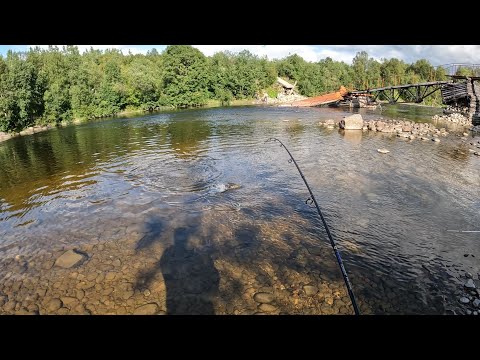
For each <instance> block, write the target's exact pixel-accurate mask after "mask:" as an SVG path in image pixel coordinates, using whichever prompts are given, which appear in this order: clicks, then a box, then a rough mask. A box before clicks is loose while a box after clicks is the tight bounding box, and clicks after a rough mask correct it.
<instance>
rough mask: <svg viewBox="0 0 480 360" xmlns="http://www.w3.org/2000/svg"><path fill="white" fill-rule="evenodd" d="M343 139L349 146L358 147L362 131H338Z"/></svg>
mask: <svg viewBox="0 0 480 360" xmlns="http://www.w3.org/2000/svg"><path fill="white" fill-rule="evenodd" d="M338 132H339V133H340V134H341V135H342V136H343V138H344V139H345V140H346V141H348V142H349V143H351V144H354V145H358V144H360V143H361V142H362V136H363V131H362V130H343V129H340V130H339V131H338Z"/></svg>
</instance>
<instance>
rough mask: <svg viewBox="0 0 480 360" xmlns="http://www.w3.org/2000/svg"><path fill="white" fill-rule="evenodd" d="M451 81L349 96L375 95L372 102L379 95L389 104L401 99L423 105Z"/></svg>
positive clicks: (399, 86) (397, 86)
mask: <svg viewBox="0 0 480 360" xmlns="http://www.w3.org/2000/svg"><path fill="white" fill-rule="evenodd" d="M450 82H451V81H431V82H424V83H418V84H407V85H395V86H386V87H381V88H376V89H367V90H358V91H350V92H349V93H348V95H349V96H352V97H355V96H361V95H373V97H372V101H375V100H377V98H378V96H379V95H383V96H384V98H386V99H387V100H388V102H389V103H391V104H393V103H396V102H397V101H398V100H399V99H400V98H402V100H403V101H404V102H415V103H421V102H422V101H423V100H424V99H425V98H426V97H427V96H430V95H432V94H433V93H434V92H435V91H438V90H440V89H442V87H443V85H446V84H448V83H450Z"/></svg>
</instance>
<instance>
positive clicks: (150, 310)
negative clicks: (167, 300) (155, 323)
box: [133, 303, 159, 315]
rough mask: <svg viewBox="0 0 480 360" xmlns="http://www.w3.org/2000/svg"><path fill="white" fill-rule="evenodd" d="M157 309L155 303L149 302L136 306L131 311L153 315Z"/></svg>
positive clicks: (137, 313)
mask: <svg viewBox="0 0 480 360" xmlns="http://www.w3.org/2000/svg"><path fill="white" fill-rule="evenodd" d="M158 310H159V308H158V305H157V304H155V303H151V304H146V305H142V306H140V307H138V308H136V309H135V311H134V312H133V315H155V314H156V313H157V312H158Z"/></svg>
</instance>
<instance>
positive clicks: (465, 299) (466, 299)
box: [460, 296, 470, 304]
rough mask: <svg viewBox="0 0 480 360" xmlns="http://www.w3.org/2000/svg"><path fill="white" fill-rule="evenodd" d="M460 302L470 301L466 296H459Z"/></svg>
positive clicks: (466, 302)
mask: <svg viewBox="0 0 480 360" xmlns="http://www.w3.org/2000/svg"><path fill="white" fill-rule="evenodd" d="M460 302H461V303H462V304H468V303H469V302H470V300H468V298H466V297H465V296H463V297H461V298H460Z"/></svg>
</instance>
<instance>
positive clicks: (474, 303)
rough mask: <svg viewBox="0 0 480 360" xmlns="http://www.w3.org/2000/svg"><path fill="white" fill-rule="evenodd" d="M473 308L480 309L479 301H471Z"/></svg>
mask: <svg viewBox="0 0 480 360" xmlns="http://www.w3.org/2000/svg"><path fill="white" fill-rule="evenodd" d="M473 306H475V307H477V308H478V307H480V299H475V300H473Z"/></svg>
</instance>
